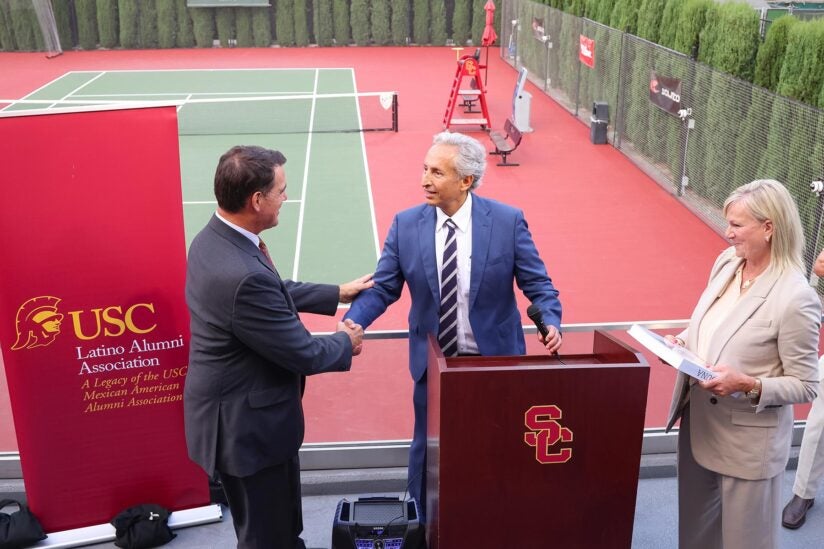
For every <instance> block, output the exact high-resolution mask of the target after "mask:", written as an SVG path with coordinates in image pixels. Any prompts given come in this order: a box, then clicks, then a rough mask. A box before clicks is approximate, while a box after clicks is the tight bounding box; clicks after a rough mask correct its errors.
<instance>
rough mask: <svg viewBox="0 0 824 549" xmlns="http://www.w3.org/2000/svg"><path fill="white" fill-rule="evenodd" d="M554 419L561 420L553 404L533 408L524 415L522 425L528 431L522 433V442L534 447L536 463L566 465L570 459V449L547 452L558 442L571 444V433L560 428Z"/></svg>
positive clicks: (558, 411) (564, 428)
mask: <svg viewBox="0 0 824 549" xmlns="http://www.w3.org/2000/svg"><path fill="white" fill-rule="evenodd" d="M556 419H561V409H560V408H558V407H557V406H555V405H554V404H548V405H544V406H533V407H532V408H530V409H529V410H527V411H526V414H524V424H525V425H526V426H527V428H528V429H530V431H528V432H526V433H524V442H526V443H527V444H529V445H530V446H534V447H535V459H536V460H537V461H538V463H543V464H548V463H566V462H567V461H569V460H570V459H572V448H561V449H560V451H558V452H555V453H550V451H549V450H550V448H551V447H552V446H555V445H556V444H558V443H559V442H572V431H570V430H569V429H567V428H566V427H561V425H560V424H559V423H558V422H557V421H555V420H556Z"/></svg>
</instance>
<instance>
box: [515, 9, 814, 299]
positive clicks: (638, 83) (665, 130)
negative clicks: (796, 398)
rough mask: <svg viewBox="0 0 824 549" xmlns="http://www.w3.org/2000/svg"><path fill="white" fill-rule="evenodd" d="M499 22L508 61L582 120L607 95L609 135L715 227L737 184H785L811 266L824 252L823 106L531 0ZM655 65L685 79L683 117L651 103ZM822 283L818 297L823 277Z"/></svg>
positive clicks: (660, 72) (720, 227)
mask: <svg viewBox="0 0 824 549" xmlns="http://www.w3.org/2000/svg"><path fill="white" fill-rule="evenodd" d="M501 21H502V24H501V27H502V33H501V34H502V36H501V57H502V58H503V59H504V60H505V61H507V62H508V63H509V64H511V65H512V66H514V67H515V68H517V69H520V68H521V67H526V68H527V70H528V71H529V76H530V80H531V81H532V82H533V84H535V85H536V86H538V87H540V88H541V89H542V90H543V91H544V92H545V93H546V94H547V95H549V96H550V97H551V98H553V99H554V100H555V101H556V102H558V103H559V104H561V105H562V106H564V107H565V108H566V109H568V110H569V111H570V112H571V113H572V114H573V115H575V116H576V117H577V118H578V119H579V120H580V121H581V122H583V123H585V124H587V125H589V124H590V123H591V122H592V121H593V120H594V117H593V116H592V114H593V113H592V111H593V102H595V101H603V102H607V103H608V104H609V115H610V122H609V128H610V132H609V137H608V139H609V142H610V143H611V144H612V145H613V146H614V147H616V148H617V149H619V150H620V151H621V152H623V153H624V154H625V155H627V156H628V157H629V158H630V159H631V160H632V161H633V162H634V163H635V164H636V165H637V166H638V167H639V168H641V169H642V170H643V171H644V172H645V173H647V174H648V175H649V176H650V177H652V178H653V179H654V180H656V181H657V182H658V183H659V184H660V185H662V186H663V187H665V188H667V189H668V190H670V191H671V192H672V193H673V194H675V195H676V196H677V197H679V199H680V200H682V201H683V202H684V203H685V204H686V205H687V206H688V207H689V208H690V209H691V210H692V211H694V212H695V213H696V214H697V215H698V216H699V217H701V218H702V219H704V220H705V221H706V222H707V223H708V224H709V225H710V226H712V227H713V228H714V229H716V230H717V231H718V232H719V233H721V234H723V231H724V228H725V227H726V222H725V220H724V218H723V214H722V212H721V208H722V206H723V203H724V200H725V199H726V198H727V196H729V194H730V192H732V190H733V189H735V188H736V187H738V186H740V185H742V184H744V183H747V182H749V181H752V180H754V179H777V180H779V181H781V182H782V183H784V185H785V186H786V187H787V188H788V189H789V190H790V193H791V194H792V195H793V197H794V198H795V200H796V203H797V204H798V208H799V212H800V214H801V221H802V223H803V225H804V233H805V239H806V243H807V245H806V249H805V252H804V262H805V265H806V267H807V271H808V274H810V273H811V268H812V264H813V262H814V261H815V258H816V256H817V255H818V252H819V251H820V250H821V249H822V248H824V238H823V237H822V234H821V233H822V230H821V229H822V227H821V225H822V212H823V211H824V208H822V205H823V204H822V203H823V202H824V196H822V195H821V188H820V186H821V184H820V182H821V180H822V179H824V111H821V110H819V109H816V108H814V107H811V106H809V105H805V104H802V103H799V102H797V101H794V100H792V99H788V98H786V97H782V96H779V95H776V94H774V93H772V92H770V91H768V90H766V89H763V88H759V87H757V86H754V85H753V84H751V83H750V82H746V81H743V80H740V79H737V78H735V77H732V76H730V75H727V74H724V73H722V72H719V71H716V70H714V69H712V68H710V67H708V66H706V65H703V64H701V63H698V62H696V61H694V60H692V59H691V58H690V57H688V56H685V55H683V54H681V53H678V52H675V51H672V50H669V49H667V48H664V47H662V46H660V45H657V44H653V43H651V42H648V41H646V40H643V39H641V38H638V37H636V36H633V35H630V34H626V33H623V32H621V31H618V30H615V29H612V28H609V27H606V26H604V25H602V24H600V23H597V22H594V21H591V20H589V19H584V18H581V17H576V16H573V15H570V14H568V13H564V12H562V11H560V10H557V9H554V8H550V7H549V6H546V5H543V4H538V3H536V2H533V1H530V0H508V1H507V2H504V5H503V8H502V17H501ZM581 37H585V38H587V39H591V40H592V41H593V43H594V48H593V50H594V55H593V57H592V58H593V61H594V62H593V66H592V67H589V66H587V65H585V64H584V63H582V62H581V60H580V59H579V49H580V39H581ZM653 71H654V74H655V75H660V76H661V77H666V78H673V79H678V80H680V82H681V90H680V107H681V109H682V110H681V115H680V116H678V115H676V114H674V113H673V114H671V113H669V112H666V111H664V110H663V109H662V108H659V107H658V106H656V105H655V104H653V102H652V101H651V100H650V85H651V80H652V79H653ZM815 182H819V184H818V185H816V184H815ZM810 276H811V282H812V283H816V284H817V280H816V277H815V275H812V274H810ZM818 289H819V294H820V295H824V283H822V284H819V285H818Z"/></svg>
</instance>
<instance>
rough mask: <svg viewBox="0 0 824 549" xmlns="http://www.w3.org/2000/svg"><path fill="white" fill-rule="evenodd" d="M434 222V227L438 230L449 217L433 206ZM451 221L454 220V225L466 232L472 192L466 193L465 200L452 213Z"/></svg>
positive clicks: (469, 219)
mask: <svg viewBox="0 0 824 549" xmlns="http://www.w3.org/2000/svg"><path fill="white" fill-rule="evenodd" d="M435 214H436V216H437V218H436V220H435V221H436V224H435V229H436V230H438V231H440V230H441V229H442V228H443V224H444V222H445V221H446V220H447V219H449V216H448V215H446V214H445V213H443V210H441V209H440V208H435ZM452 221H454V222H455V225H457V227H458V228H459V229H460V230H461V232H464V233H465V232H467V231H468V230H469V224H470V222H471V221H472V193H471V192H468V193H466V200H464V203H463V204H461V207H460V208H458V211H457V212H455V213H454V214H453V215H452Z"/></svg>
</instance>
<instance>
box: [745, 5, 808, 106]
mask: <svg viewBox="0 0 824 549" xmlns="http://www.w3.org/2000/svg"><path fill="white" fill-rule="evenodd" d="M797 22H798V19H796V18H795V17H792V16H786V15H785V16H783V17H779V18H778V19H777V20H775V21H773V23H772V24H771V25H770V28H769V29H768V30H767V36H766V38H765V39H764V43H763V44H762V45H761V47H760V48H759V49H758V56H757V57H756V60H755V78H754V79H753V83H754V84H756V85H757V86H761V87H763V88H767V89H768V90H770V91H775V90H776V88H777V87H778V79H779V77H780V76H781V65H783V64H784V54H785V53H786V51H787V41H788V40H789V35H790V29H791V28H792V26H793V25H795V24H796V23H797Z"/></svg>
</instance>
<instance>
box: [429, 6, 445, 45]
mask: <svg viewBox="0 0 824 549" xmlns="http://www.w3.org/2000/svg"><path fill="white" fill-rule="evenodd" d="M429 16H430V25H431V26H430V29H431V34H430V36H431V37H432V40H431V42H430V43H431V44H432V45H433V46H443V45H445V44H446V39H447V38H448V35H447V33H446V5H445V4H444V3H443V2H440V1H438V0H432V1H431V2H430V4H429Z"/></svg>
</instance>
